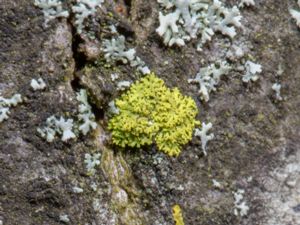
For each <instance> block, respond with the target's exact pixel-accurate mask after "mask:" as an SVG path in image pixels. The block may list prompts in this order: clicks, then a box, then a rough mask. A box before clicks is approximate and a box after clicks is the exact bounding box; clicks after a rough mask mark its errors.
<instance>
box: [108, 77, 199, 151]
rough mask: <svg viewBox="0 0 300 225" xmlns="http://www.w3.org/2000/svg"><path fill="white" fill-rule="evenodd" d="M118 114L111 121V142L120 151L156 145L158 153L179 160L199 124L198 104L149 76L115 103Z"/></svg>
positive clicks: (133, 86) (135, 84)
mask: <svg viewBox="0 0 300 225" xmlns="http://www.w3.org/2000/svg"><path fill="white" fill-rule="evenodd" d="M115 104H116V107H117V108H118V109H119V113H118V114H117V115H115V116H114V117H113V118H112V119H111V120H110V121H109V126H108V127H109V129H110V130H111V131H112V141H113V143H114V144H116V145H118V146H121V147H126V146H129V147H138V148H139V147H141V146H143V145H150V144H152V143H153V141H154V142H155V143H156V144H157V147H158V149H159V150H161V151H163V152H164V153H166V154H168V155H170V156H178V155H179V153H180V151H181V147H182V145H184V144H186V143H188V142H189V141H190V140H191V139H192V134H193V129H194V127H195V126H196V125H198V124H199V121H197V120H195V117H196V115H197V113H198V109H197V106H196V103H195V102H194V100H193V99H192V98H191V97H187V96H184V95H182V94H181V93H180V91H179V90H178V89H177V88H174V89H172V90H171V89H169V88H167V87H166V86H165V84H164V81H163V80H162V79H159V78H158V77H156V76H155V74H153V73H152V74H150V75H147V76H145V77H144V78H142V79H141V80H139V81H137V82H136V83H134V84H133V85H131V87H130V90H129V91H128V92H127V93H125V94H123V95H122V96H121V97H120V98H119V99H117V100H116V101H115Z"/></svg>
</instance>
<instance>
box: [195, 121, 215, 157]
mask: <svg viewBox="0 0 300 225" xmlns="http://www.w3.org/2000/svg"><path fill="white" fill-rule="evenodd" d="M211 128H212V123H208V124H206V123H204V122H203V123H202V127H201V130H200V129H198V128H196V129H195V134H194V135H195V136H196V137H200V139H201V145H202V151H203V154H204V155H205V156H206V155H207V151H206V145H207V142H209V141H211V140H212V139H214V137H215V135H214V134H209V135H208V134H207V133H208V131H209V130H210V129H211Z"/></svg>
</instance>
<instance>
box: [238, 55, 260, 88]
mask: <svg viewBox="0 0 300 225" xmlns="http://www.w3.org/2000/svg"><path fill="white" fill-rule="evenodd" d="M245 69H246V73H245V75H244V76H243V78H242V80H243V82H246V83H248V82H249V81H251V80H252V81H253V82H254V81H257V80H258V78H259V76H258V74H259V73H261V72H262V67H261V65H259V64H256V63H254V62H252V61H249V60H248V61H247V62H246V63H245Z"/></svg>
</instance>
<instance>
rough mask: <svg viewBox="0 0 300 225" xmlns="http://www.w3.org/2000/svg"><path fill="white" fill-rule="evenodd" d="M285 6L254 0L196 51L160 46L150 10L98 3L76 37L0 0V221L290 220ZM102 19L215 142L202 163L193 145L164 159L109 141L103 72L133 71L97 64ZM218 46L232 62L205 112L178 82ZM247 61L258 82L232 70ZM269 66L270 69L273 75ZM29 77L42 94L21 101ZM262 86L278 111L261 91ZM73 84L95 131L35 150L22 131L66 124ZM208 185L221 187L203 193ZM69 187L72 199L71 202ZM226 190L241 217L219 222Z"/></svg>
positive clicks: (294, 147)
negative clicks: (239, 199) (14, 98)
mask: <svg viewBox="0 0 300 225" xmlns="http://www.w3.org/2000/svg"><path fill="white" fill-rule="evenodd" d="M72 2H74V1H67V3H66V4H65V7H67V6H68V5H70V4H72ZM237 2H238V1H234V0H231V1H227V4H228V5H229V6H232V5H234V4H236V3H237ZM290 7H293V8H297V6H296V2H295V1H292V0H289V1H280V0H256V6H255V7H250V8H245V9H243V10H242V11H241V12H242V15H243V16H244V18H243V21H242V22H243V24H244V28H243V29H241V30H239V35H238V36H237V37H236V38H235V39H234V40H233V41H230V40H229V39H227V38H224V37H223V36H222V35H217V36H216V37H215V38H214V39H213V41H212V42H210V43H209V44H208V45H207V46H206V47H205V48H204V50H203V52H201V53H199V52H197V51H196V50H195V46H194V44H195V43H193V42H191V43H188V44H187V46H185V47H183V48H177V47H173V48H167V47H165V46H163V44H162V42H161V39H160V38H159V37H158V35H157V34H156V33H155V28H156V27H157V25H158V20H157V18H158V11H159V7H158V4H157V3H156V1H142V0H132V1H109V0H107V1H106V3H105V5H104V6H103V7H102V9H99V10H98V13H97V15H95V18H94V19H91V18H90V19H89V20H87V21H86V25H87V28H88V29H87V30H88V31H89V32H86V33H84V32H83V34H82V35H81V36H79V35H76V34H75V29H74V21H73V19H68V20H66V19H56V20H54V21H51V22H50V23H49V27H47V28H45V27H43V21H44V19H43V15H42V13H41V11H40V10H39V9H38V8H36V7H34V5H33V1H28V0H19V1H17V2H16V1H9V0H0V92H1V94H2V95H3V96H11V95H12V94H14V93H20V94H22V96H23V99H24V102H23V103H22V104H21V105H18V106H17V107H15V108H13V109H12V110H11V116H10V118H9V120H7V121H4V122H3V123H1V124H0V181H1V182H0V224H1V221H2V223H3V224H4V225H8V224H9V225H17V224H25V225H27V224H28V225H29V224H30V225H31V224H45V225H46V224H47V225H48V224H51V225H52V224H53V225H54V224H62V223H63V222H62V221H60V216H62V215H68V217H69V219H70V224H84V225H86V224H89V225H90V224H92V225H94V224H97V225H100V224H101V225H102V224H107V225H111V224H128V225H132V224H149V225H150V224H151V225H152V224H157V225H158V224H173V221H172V210H171V209H172V206H173V205H175V204H179V205H180V206H181V208H182V211H183V217H184V220H185V223H186V224H195V225H198V224H202V225H211V224H214V225H217V224H219V225H226V224H228V225H240V224H245V225H266V224H267V225H274V224H276V225H277V224H278V225H290V224H293V225H296V224H300V220H299V218H300V199H299V196H300V193H299V190H300V186H299V185H300V175H299V174H300V169H299V165H300V154H299V151H300V113H299V112H300V88H299V87H300V73H299V71H300V68H299V61H300V53H299V49H298V48H299V43H300V32H299V29H298V28H297V26H296V24H295V21H293V20H292V18H291V16H290V15H289V13H288V9H289V8H290ZM108 12H111V15H108V14H107V13H108ZM116 22H118V25H117V29H118V32H119V33H120V34H122V35H124V36H126V41H127V43H126V45H127V46H128V47H134V48H136V50H137V55H138V56H139V57H140V58H142V59H143V60H144V61H145V62H146V64H147V65H148V66H149V67H150V69H151V70H152V71H154V72H155V73H156V74H157V75H158V76H159V77H161V78H162V79H164V80H165V81H166V84H167V85H168V86H169V87H179V89H180V90H181V91H182V92H183V93H184V94H186V95H190V96H192V97H193V98H194V99H195V100H196V102H197V105H198V106H199V109H200V113H199V116H198V119H200V120H201V121H204V122H212V123H213V125H214V126H213V133H214V134H215V137H216V138H215V139H214V140H213V141H211V142H210V143H209V144H208V156H207V157H204V156H203V154H202V151H201V147H200V146H201V145H200V142H199V140H197V139H196V138H195V139H194V140H192V141H191V143H190V144H188V145H186V146H185V147H184V149H183V153H182V154H181V155H180V156H179V157H178V158H170V157H167V156H166V155H163V154H162V153H159V152H157V150H156V148H155V146H148V147H145V148H143V149H140V150H133V149H126V150H122V149H119V148H117V147H115V146H112V145H111V144H110V140H109V138H110V137H109V133H108V131H107V129H106V126H107V120H108V117H109V114H108V108H107V104H108V102H109V101H111V100H113V99H114V98H116V97H117V96H119V95H120V93H121V91H118V90H117V85H116V82H112V80H111V73H118V74H119V75H120V78H119V80H128V81H135V80H136V79H138V78H139V77H140V76H141V75H140V74H138V73H137V72H136V70H135V69H134V68H131V67H130V66H128V65H123V64H121V63H111V64H109V63H107V62H106V61H105V59H104V57H103V54H102V52H101V46H100V45H101V42H102V41H103V39H104V38H110V37H111V33H110V31H109V29H108V28H107V25H111V24H116ZM93 37H94V38H93ZM232 45H236V46H241V47H242V48H243V50H244V52H245V56H244V57H243V58H242V59H232V58H231V61H232V64H233V66H234V68H235V69H234V70H233V71H232V72H231V73H230V75H229V76H227V77H226V78H225V79H222V81H221V84H220V86H219V88H218V90H217V92H215V93H212V94H211V99H210V101H209V102H208V103H206V104H205V103H203V102H201V101H200V100H199V98H198V95H197V91H198V89H197V87H196V86H194V85H190V84H188V82H187V80H188V79H189V78H192V77H194V75H195V74H196V73H197V72H198V70H199V68H200V67H202V66H206V65H208V64H210V63H212V62H214V61H216V60H218V59H226V55H228V52H229V51H231V49H232ZM95 59H96V60H95ZM247 59H252V60H254V61H256V62H258V63H259V64H261V65H262V66H263V73H262V74H261V76H260V79H259V81H258V82H256V83H249V84H248V85H245V84H243V83H242V80H241V76H242V75H243V71H241V70H239V69H238V68H239V67H240V66H241V65H243V64H244V62H245V61H246V60H247ZM228 60H230V57H229V59H228ZM279 65H281V67H282V68H283V71H284V72H283V74H282V75H281V76H280V77H276V74H277V72H278V67H279ZM38 77H42V78H43V79H44V80H45V82H46V83H47V88H46V90H45V91H41V92H33V91H32V90H31V88H30V80H31V79H32V78H38ZM276 81H279V82H280V83H281V85H282V96H283V97H284V101H282V102H278V101H276V99H275V93H274V92H273V91H272V89H271V87H272V84H273V83H275V82H276ZM79 88H85V89H87V90H88V92H89V96H90V98H89V101H90V103H91V104H92V106H93V111H94V113H95V114H96V119H97V121H98V124H99V127H98V129H97V130H96V131H95V132H94V133H93V134H90V135H87V136H85V137H79V138H78V139H76V140H72V141H69V142H68V143H63V142H61V141H60V140H56V141H55V142H53V143H47V142H45V141H44V140H43V139H41V138H40V136H39V135H38V133H37V132H36V129H37V128H38V127H41V126H43V125H44V123H45V120H46V119H47V118H48V117H49V116H51V115H56V116H66V117H71V118H75V117H76V111H77V107H78V102H77V101H76V98H75V97H76V91H78V90H79ZM97 152H99V153H101V155H102V158H101V165H100V166H99V167H98V168H97V171H96V174H95V175H91V176H88V175H87V171H86V168H85V164H84V154H85V153H91V154H92V153H97ZM213 179H215V180H217V181H218V182H220V184H221V186H220V187H218V188H217V187H214V186H213V183H212V180H213ZM75 186H77V187H81V188H82V189H83V190H84V191H83V193H74V192H73V187H75ZM237 189H243V190H245V194H244V200H245V201H246V203H247V205H248V206H249V207H250V210H249V213H248V215H247V216H246V217H238V216H235V215H234V214H233V209H234V198H233V193H232V192H235V191H236V190H237Z"/></svg>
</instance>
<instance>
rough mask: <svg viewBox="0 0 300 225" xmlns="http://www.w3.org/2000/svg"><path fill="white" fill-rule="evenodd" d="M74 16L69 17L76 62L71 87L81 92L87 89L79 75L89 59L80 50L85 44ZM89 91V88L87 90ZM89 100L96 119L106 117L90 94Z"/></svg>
mask: <svg viewBox="0 0 300 225" xmlns="http://www.w3.org/2000/svg"><path fill="white" fill-rule="evenodd" d="M72 18H73V16H72V15H71V16H70V18H69V19H68V24H69V26H70V27H71V32H72V54H73V59H74V63H75V68H74V71H73V80H71V81H70V83H71V87H72V89H73V91H74V92H79V91H80V89H87V88H86V87H85V86H84V85H82V83H81V81H80V77H79V75H78V74H79V72H80V71H81V70H82V69H83V68H84V67H85V66H86V64H87V62H88V60H87V58H86V56H85V55H84V53H83V52H81V51H79V47H80V44H83V40H82V39H81V37H80V35H78V34H77V31H76V27H75V26H74V25H73V22H72ZM87 91H88V90H87ZM88 102H89V104H90V106H91V108H92V113H93V114H94V115H95V118H96V121H99V120H103V119H104V110H103V109H100V108H99V107H97V106H96V104H94V103H93V101H92V100H91V97H90V96H88Z"/></svg>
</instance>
